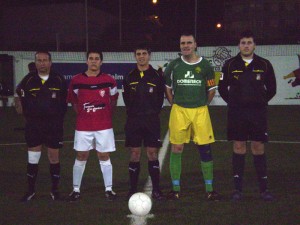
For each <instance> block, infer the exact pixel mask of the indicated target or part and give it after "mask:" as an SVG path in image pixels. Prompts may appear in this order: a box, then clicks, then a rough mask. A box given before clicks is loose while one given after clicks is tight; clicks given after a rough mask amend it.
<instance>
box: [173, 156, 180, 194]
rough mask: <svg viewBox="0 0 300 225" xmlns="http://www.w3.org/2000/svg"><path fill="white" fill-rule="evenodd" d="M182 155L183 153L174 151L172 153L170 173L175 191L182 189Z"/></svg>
mask: <svg viewBox="0 0 300 225" xmlns="http://www.w3.org/2000/svg"><path fill="white" fill-rule="evenodd" d="M181 155H182V153H173V152H171V154H170V173H171V179H172V185H173V191H180V175H181Z"/></svg>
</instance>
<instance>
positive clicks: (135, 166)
mask: <svg viewBox="0 0 300 225" xmlns="http://www.w3.org/2000/svg"><path fill="white" fill-rule="evenodd" d="M128 171H129V179H130V191H132V192H136V191H137V186H138V181H139V174H140V162H129V167H128Z"/></svg>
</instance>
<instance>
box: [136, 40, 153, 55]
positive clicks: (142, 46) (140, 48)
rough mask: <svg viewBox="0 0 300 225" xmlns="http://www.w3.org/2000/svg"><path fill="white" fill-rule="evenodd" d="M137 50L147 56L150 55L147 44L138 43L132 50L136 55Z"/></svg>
mask: <svg viewBox="0 0 300 225" xmlns="http://www.w3.org/2000/svg"><path fill="white" fill-rule="evenodd" d="M137 50H146V51H147V52H148V54H149V55H151V48H150V47H149V45H148V44H147V43H144V42H143V43H139V44H138V45H137V46H136V47H135V48H134V54H135V53H136V51H137Z"/></svg>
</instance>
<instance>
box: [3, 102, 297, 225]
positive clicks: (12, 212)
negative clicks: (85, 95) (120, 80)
mask: <svg viewBox="0 0 300 225" xmlns="http://www.w3.org/2000/svg"><path fill="white" fill-rule="evenodd" d="M269 108H270V110H269V136H270V143H269V144H267V145H266V153H267V157H268V177H269V186H270V189H271V191H272V193H273V194H274V195H275V197H276V200H275V201H274V202H263V201H261V200H260V198H259V192H258V187H257V182H256V175H255V171H254V167H253V163H252V156H251V154H249V153H248V155H247V158H246V167H245V178H244V179H245V180H244V196H245V198H244V200H243V201H241V202H237V203H236V202H232V201H230V194H231V192H232V188H233V184H232V177H231V154H232V146H231V143H227V142H224V141H217V142H216V143H215V144H213V145H212V148H213V156H214V165H215V170H214V175H215V182H214V187H215V189H216V190H217V191H218V192H220V193H221V194H222V196H223V199H222V201H220V202H207V201H206V200H205V195H204V194H205V191H204V184H203V181H202V175H201V171H200V159H199V154H198V152H197V151H196V150H195V148H194V145H193V144H188V145H186V146H185V150H184V153H183V168H182V198H181V200H180V201H175V202H174V201H166V202H154V205H153V207H152V210H151V214H153V215H154V216H153V217H152V218H149V219H147V220H146V222H144V223H141V224H148V225H167V224H168V225H169V224H170V225H202V224H213V225H216V224H245V225H246V224H247V225H248V224H262V225H265V224H272V225H273V224H292V225H294V224H299V223H300V194H299V187H300V178H299V174H300V164H299V158H300V157H299V156H300V135H299V124H300V106H272V107H269ZM1 110H2V108H1ZM169 110H170V109H169V108H168V107H166V108H164V109H163V111H162V113H161V118H162V139H163V138H164V135H165V133H166V132H167V127H168V117H169ZM210 111H211V117H212V122H213V127H214V130H215V136H216V139H217V140H225V138H226V108H225V107H217V106H214V107H210ZM74 124H75V114H74V113H73V111H72V109H71V108H69V111H68V113H67V116H66V120H65V141H66V142H65V145H64V148H63V149H62V150H61V169H62V171H61V184H60V190H61V194H62V197H67V195H68V194H69V193H70V192H71V191H72V168H73V163H74V159H75V152H74V150H73V149H72V146H73V143H72V140H73V135H74ZM124 124H125V109H124V107H118V109H117V111H116V115H115V116H114V131H115V137H116V140H117V141H116V147H117V151H116V152H115V153H113V154H112V155H111V159H112V163H113V169H114V190H115V191H116V192H117V194H118V196H119V198H118V200H117V201H115V202H107V201H106V199H105V196H104V187H103V180H102V174H101V172H100V167H99V163H98V160H97V157H96V154H95V152H94V151H92V152H91V155H90V158H89V160H88V163H87V166H86V170H85V173H84V176H83V181H82V187H81V194H82V198H81V200H80V202H75V203H68V202H66V201H55V202H53V201H52V200H50V196H49V191H50V176H49V169H48V167H49V164H48V159H47V155H46V152H45V151H44V152H43V154H42V157H41V160H40V167H39V174H38V178H37V195H36V198H35V199H34V200H33V201H31V202H28V203H20V199H21V197H22V196H23V194H24V193H25V191H26V188H27V184H26V162H27V147H26V145H25V144H24V131H22V128H23V127H24V120H23V118H22V117H21V116H19V115H17V114H16V113H15V111H14V109H13V108H6V109H5V110H2V111H1V112H0V129H1V130H0V208H1V210H0V224H3V225H4V224H5V225H11V224H39V225H40V224H49V225H50V224H68V225H69V224H70V225H73V224H74V225H75V224H100V225H125V224H133V223H132V221H131V218H128V217H127V215H129V214H130V212H129V209H128V206H127V201H126V194H127V191H128V172H127V167H128V159H129V154H128V151H127V150H126V149H125V148H124V130H123V128H124ZM169 149H170V147H169ZM144 153H145V152H143V158H142V162H141V174H140V181H139V187H140V191H143V187H144V185H145V183H146V180H147V178H148V172H147V160H146V157H145V154H144ZM161 187H162V189H163V192H165V193H166V192H168V191H169V190H170V188H171V182H170V173H169V153H168V154H167V156H166V159H165V160H164V163H163V167H162V173H161ZM136 225H140V224H136Z"/></svg>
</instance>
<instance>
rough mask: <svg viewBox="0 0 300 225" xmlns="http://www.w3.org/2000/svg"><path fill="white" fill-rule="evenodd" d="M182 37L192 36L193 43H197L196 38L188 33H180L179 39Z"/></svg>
mask: <svg viewBox="0 0 300 225" xmlns="http://www.w3.org/2000/svg"><path fill="white" fill-rule="evenodd" d="M182 36H192V37H193V39H194V41H195V42H197V41H196V38H195V35H194V34H193V33H190V32H184V33H182V34H181V35H180V38H181V37H182Z"/></svg>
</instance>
